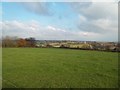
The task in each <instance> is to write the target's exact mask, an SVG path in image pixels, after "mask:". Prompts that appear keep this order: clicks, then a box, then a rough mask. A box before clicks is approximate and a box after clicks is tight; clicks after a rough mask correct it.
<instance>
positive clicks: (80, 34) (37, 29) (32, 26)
mask: <svg viewBox="0 0 120 90" xmlns="http://www.w3.org/2000/svg"><path fill="white" fill-rule="evenodd" d="M1 24H2V30H3V36H7V35H8V36H18V37H23V38H26V37H35V38H36V39H40V40H97V41H107V40H108V41H109V40H110V41H115V40H116V38H117V35H116V36H114V37H113V38H111V36H113V33H103V34H99V33H94V32H88V31H70V30H65V29H61V28H58V27H54V26H51V25H49V26H43V25H41V24H40V23H39V22H37V21H29V22H21V21H4V22H2V23H0V26H1Z"/></svg>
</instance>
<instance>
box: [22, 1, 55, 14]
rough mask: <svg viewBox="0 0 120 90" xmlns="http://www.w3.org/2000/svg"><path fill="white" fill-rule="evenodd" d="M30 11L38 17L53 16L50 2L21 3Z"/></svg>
mask: <svg viewBox="0 0 120 90" xmlns="http://www.w3.org/2000/svg"><path fill="white" fill-rule="evenodd" d="M21 4H22V5H23V6H24V7H25V8H26V9H27V10H28V11H30V12H33V13H36V14H38V15H47V16H49V15H52V14H53V11H52V10H51V9H50V8H49V7H50V3H48V2H23V3H21Z"/></svg>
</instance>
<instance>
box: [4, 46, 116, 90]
mask: <svg viewBox="0 0 120 90" xmlns="http://www.w3.org/2000/svg"><path fill="white" fill-rule="evenodd" d="M2 55H3V56H2V58H3V88H8V87H9V88H92V87H93V88H96V87H97V88H108V87H109V88H116V87H118V53H115V52H101V51H87V50H72V49H55V48H3V53H2Z"/></svg>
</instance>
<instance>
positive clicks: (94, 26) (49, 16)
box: [0, 2, 118, 41]
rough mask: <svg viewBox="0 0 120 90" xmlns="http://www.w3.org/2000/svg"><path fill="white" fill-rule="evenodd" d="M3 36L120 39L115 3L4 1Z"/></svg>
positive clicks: (0, 23) (1, 23)
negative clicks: (119, 36)
mask: <svg viewBox="0 0 120 90" xmlns="http://www.w3.org/2000/svg"><path fill="white" fill-rule="evenodd" d="M0 14H1V15H2V22H0V25H2V30H3V36H6V35H9V36H18V37H24V38H25V37H35V38H36V39H39V40H85V41H117V40H118V3H115V2H106V3H105V2H16V3H15V2H4V3H2V12H1V13H0Z"/></svg>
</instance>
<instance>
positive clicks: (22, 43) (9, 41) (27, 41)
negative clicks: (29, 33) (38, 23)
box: [2, 36, 36, 47]
mask: <svg viewBox="0 0 120 90" xmlns="http://www.w3.org/2000/svg"><path fill="white" fill-rule="evenodd" d="M35 45H36V40H35V38H34V37H29V38H18V37H10V36H6V37H3V38H2V47H35Z"/></svg>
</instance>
